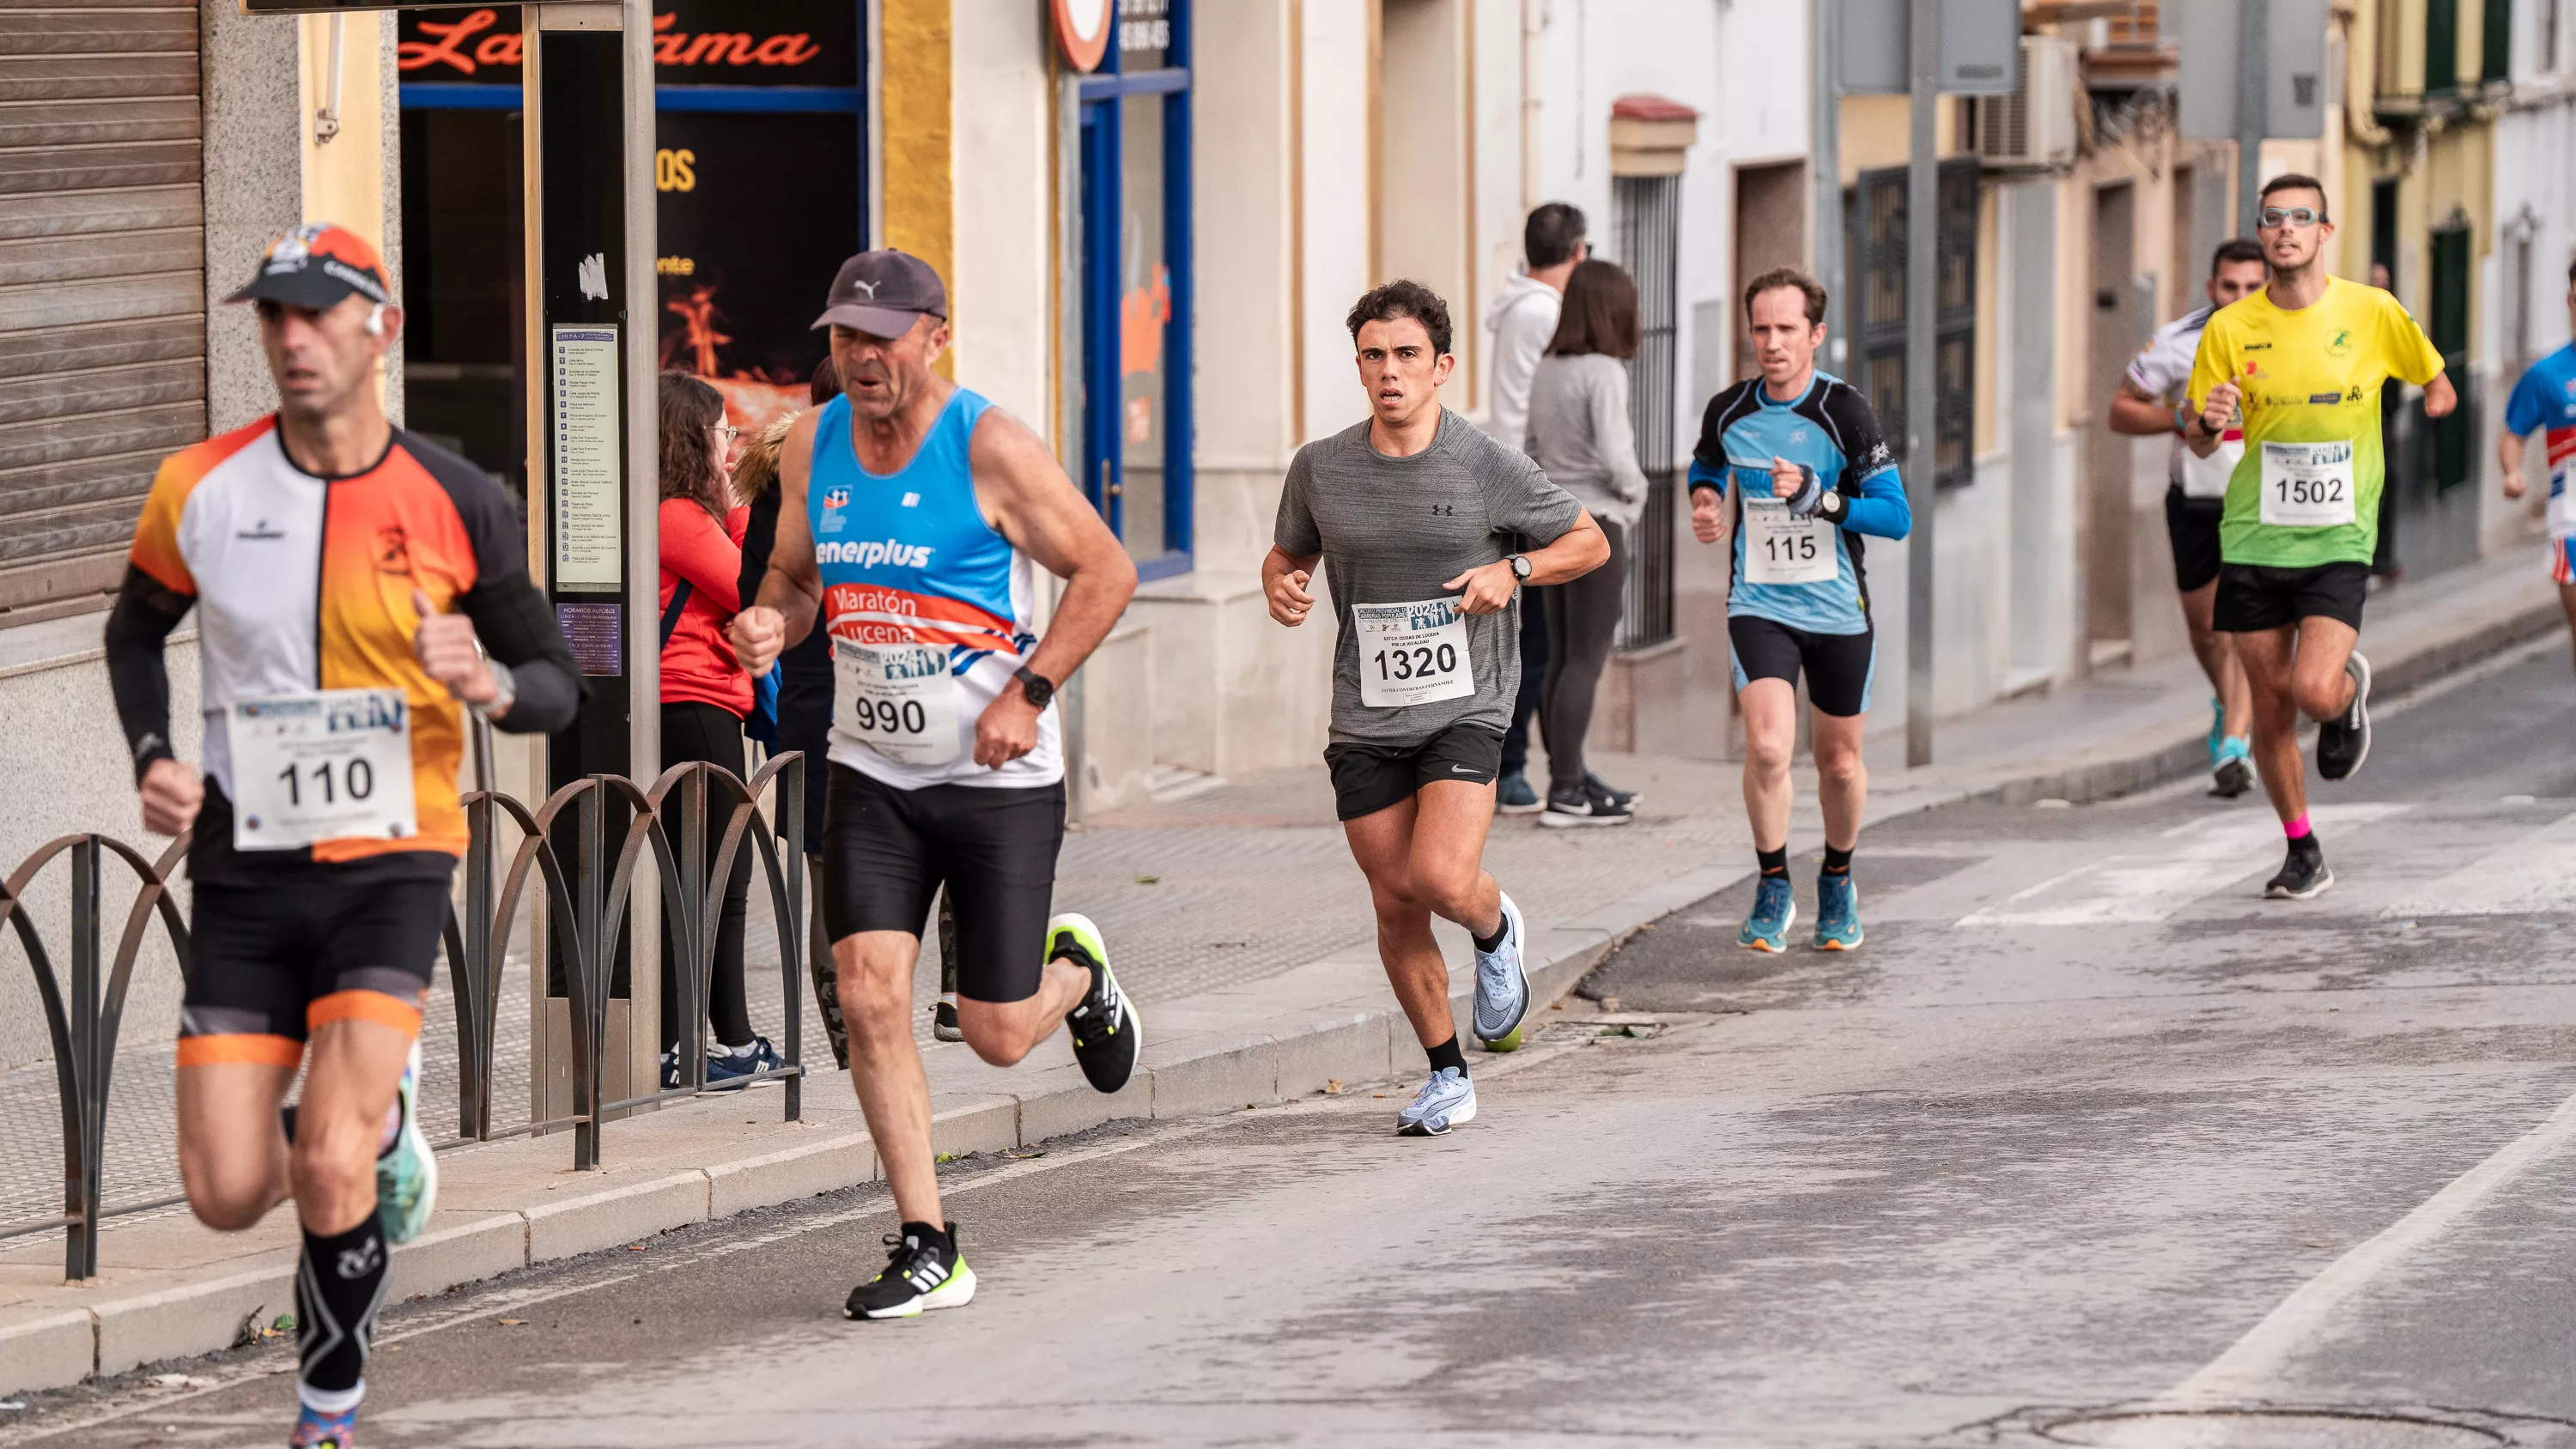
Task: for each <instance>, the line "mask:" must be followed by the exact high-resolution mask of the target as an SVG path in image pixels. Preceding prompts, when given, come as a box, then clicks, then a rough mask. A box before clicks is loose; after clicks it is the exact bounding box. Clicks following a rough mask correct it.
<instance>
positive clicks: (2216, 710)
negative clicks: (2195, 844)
mask: <svg viewBox="0 0 2576 1449" xmlns="http://www.w3.org/2000/svg"><path fill="white" fill-rule="evenodd" d="M2269 270H2270V269H2269V267H2268V266H2267V265H2266V264H2265V263H2264V261H2263V246H2262V244H2261V243H2260V242H2257V241H2255V240H2253V239H2252V238H2250V237H2238V238H2236V239H2234V240H2233V241H2227V242H2222V243H2220V244H2219V247H2218V250H2217V252H2216V253H2215V254H2214V255H2212V256H2211V257H2210V259H2209V280H2208V282H2207V283H2206V284H2205V285H2204V290H2205V291H2206V293H2207V295H2208V297H2209V302H2208V305H2206V306H2201V307H2195V308H2193V309H2192V310H2191V311H2189V312H2187V313H2185V314H2183V315H2182V316H2180V317H2177V318H2175V319H2174V320H2173V321H2171V322H2168V323H2166V324H2165V325H2164V326H2162V327H2159V328H2157V329H2156V335H2155V336H2154V337H2152V338H2150V339H2148V341H2147V345H2146V346H2145V347H2144V348H2143V349H2141V350H2140V351H2139V353H2138V355H2137V356H2136V357H2135V358H2133V359H2131V360H2130V362H2129V372H2128V376H2126V377H2125V378H2123V379H2121V382H2120V391H2119V393H2118V395H2117V396H2115V397H2113V398H2112V399H2111V431H2113V432H2115V433H2126V434H2129V435H2130V436H2132V437H2140V438H2152V437H2156V436H2158V435H2162V436H2165V437H2169V438H2171V439H2173V457H2172V461H2171V462H2170V463H2168V464H2167V465H2166V466H2167V468H2168V469H2169V476H2170V477H2171V479H2172V483H2171V485H2170V486H2169V487H2167V488H2166V490H2165V528H2166V531H2167V532H2168V533H2169V534H2170V535H2171V538H2172V541H2173V560H2174V587H2175V588H2176V589H2178V590H2180V591H2181V594H2182V617H2183V624H2184V626H2185V627H2186V628H2188V629H2189V630H2190V631H2191V652H2192V653H2193V654H2194V655H2196V656H2198V657H2199V659H2200V667H2201V670H2202V672H2203V673H2205V674H2207V675H2208V676H2209V687H2210V688H2211V689H2213V690H2215V691H2217V693H2216V694H2215V695H2214V696H2212V698H2211V699H2210V713H2211V719H2210V724H2209V769H2210V787H2209V793H2211V794H2212V795H2216V796H2219V797H2220V798H2222V799H2228V800H2233V799H2235V798H2236V797H2237V796H2239V795H2242V794H2244V793H2245V792H2246V791H2247V790H2250V789H2252V788H2253V787H2254V766H2253V760H2252V736H2253V732H2254V713H2253V700H2252V696H2250V695H2249V694H2248V693H2247V692H2246V688H2245V668H2244V666H2243V665H2241V664H2239V663H2238V662H2237V660H2236V648H2235V645H2234V643H2233V642H2232V641H2230V640H2229V639H2228V637H2227V636H2226V635H2224V634H2221V633H2219V632H2218V631H2217V630H2215V629H2213V628H2211V627H2210V617H2211V611H2212V610H2213V609H2214V608H2215V607H2216V604H2217V599H2218V520H2219V515H2220V514H2221V513H2222V512H2224V511H2225V505H2226V498H2227V479H2228V475H2229V474H2230V473H2231V472H2233V471H2234V469H2235V467H2236V460H2237V459H2239V458H2242V457H2243V456H2245V433H2244V430H2243V428H2242V427H2241V426H2240V427H2234V428H2230V429H2228V431H2227V434H2226V436H2225V437H2224V438H2222V439H2221V440H2220V441H2219V445H2218V451H2216V452H2214V453H2212V454H2211V455H2210V456H2208V457H2206V458H2201V457H2195V456H2194V455H2193V454H2192V451H2191V450H2190V449H2189V448H2186V447H2184V446H2183V445H2182V424H2183V421H2184V419H2185V416H2186V415H2185V413H2184V412H2183V411H2181V410H2180V408H2179V407H2178V405H2179V404H2181V403H2182V402H2183V385H2184V384H2185V383H2187V382H2189V381H2190V380H2191V360H2192V357H2193V355H2194V354H2195V353H2197V352H2198V351H2199V349H2200V332H2201V329H2202V328H2204V327H2206V326H2208V325H2209V319H2210V318H2211V317H2213V316H2215V315H2217V313H2218V309H2219V308H2221V307H2224V306H2227V305H2228V304H2229V303H2232V302H2234V301H2236V300H2237V299H2238V298H2240V297H2246V296H2251V295H2252V294H2254V293H2256V292H2259V291H2261V290H2263V283H2264V280H2265V278H2266V276H2267V275H2268V274H2269Z"/></svg>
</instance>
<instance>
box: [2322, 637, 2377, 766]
mask: <svg viewBox="0 0 2576 1449" xmlns="http://www.w3.org/2000/svg"><path fill="white" fill-rule="evenodd" d="M2343 672H2344V673H2346V674H2349V675H2351V676H2352V707H2351V708H2349V709H2347V710H2345V711H2344V712H2343V714H2342V715H2341V716H2340V717H2338V718H2335V719H2330V720H2327V721H2325V722H2324V723H2323V724H2320V725H2318V726H2317V773H2318V774H2320V775H2323V776H2325V777H2326V778H2327V779H2329V780H2349V779H2351V778H2352V772H2353V771H2355V770H2358V769H2360V768H2361V762H2362V761H2364V760H2367V759H2369V758H2370V661H2369V660H2367V659H2364V658H2362V657H2361V651H2360V650H2358V649H2355V650H2354V651H2352V653H2351V655H2350V656H2349V657H2347V658H2346V659H2345V660H2344V662H2343Z"/></svg>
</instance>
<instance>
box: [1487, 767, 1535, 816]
mask: <svg viewBox="0 0 2576 1449" xmlns="http://www.w3.org/2000/svg"><path fill="white" fill-rule="evenodd" d="M1546 805H1547V802H1546V801H1544V800H1541V799H1540V798H1538V791H1536V790H1533V789H1531V788H1530V782H1529V775H1528V774H1527V773H1525V772H1523V771H1520V770H1514V771H1512V772H1511V773H1509V774H1507V775H1505V776H1503V778H1502V779H1501V780H1499V781H1497V782H1496V783H1495V785H1494V811H1495V813H1496V814H1500V815H1536V814H1537V813H1538V812H1539V811H1540V810H1542V809H1544V808H1546Z"/></svg>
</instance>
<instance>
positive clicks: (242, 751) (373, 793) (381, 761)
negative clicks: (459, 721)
mask: <svg viewBox="0 0 2576 1449" xmlns="http://www.w3.org/2000/svg"><path fill="white" fill-rule="evenodd" d="M225 733H226V738H227V739H228V740H229V741H230V743H231V746H232V759H233V781H232V783H233V848H234V849H235V850H295V849H300V848H301V847H304V846H308V845H312V844H315V843H317V842H319V841H324V840H352V839H362V840H404V839H408V838H409V837H411V836H414V835H417V834H419V833H420V820H419V815H418V806H417V805H416V803H415V802H414V801H413V799H412V782H411V708H410V703H409V701H407V700H406V699H404V697H403V692H402V691H401V690H399V689H325V690H318V691H315V692H313V693H310V694H281V695H274V696H271V697H269V698H267V699H246V700H243V701H241V702H240V703H238V704H235V705H234V706H233V712H232V716H231V718H230V719H229V720H227V721H226V731H225Z"/></svg>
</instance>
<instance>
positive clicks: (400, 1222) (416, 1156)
mask: <svg viewBox="0 0 2576 1449" xmlns="http://www.w3.org/2000/svg"><path fill="white" fill-rule="evenodd" d="M394 1108H395V1110H397V1111H399V1112H401V1113H402V1124H401V1125H400V1126H398V1127H396V1128H395V1129H394V1139H393V1141H391V1142H389V1143H387V1144H386V1145H385V1149H384V1151H382V1152H379V1153H377V1154H376V1216H377V1219H378V1222H379V1224H380V1225H381V1226H382V1227H383V1229H384V1234H385V1241H386V1242H388V1243H408V1242H410V1241H411V1240H412V1239H414V1238H417V1237H419V1236H420V1230H421V1229H422V1228H424V1227H426V1226H428V1224H429V1214H430V1210H431V1209H432V1208H435V1207H437V1206H438V1155H437V1154H436V1153H433V1152H431V1151H430V1150H429V1134H428V1133H426V1132H423V1131H421V1130H420V1043H419V1042H417V1041H415V1042H413V1043H412V1044H411V1057H410V1059H409V1060H408V1061H405V1062H404V1063H403V1074H402V1086H401V1089H400V1090H399V1091H398V1092H397V1093H396V1094H395V1096H394Z"/></svg>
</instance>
